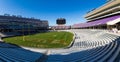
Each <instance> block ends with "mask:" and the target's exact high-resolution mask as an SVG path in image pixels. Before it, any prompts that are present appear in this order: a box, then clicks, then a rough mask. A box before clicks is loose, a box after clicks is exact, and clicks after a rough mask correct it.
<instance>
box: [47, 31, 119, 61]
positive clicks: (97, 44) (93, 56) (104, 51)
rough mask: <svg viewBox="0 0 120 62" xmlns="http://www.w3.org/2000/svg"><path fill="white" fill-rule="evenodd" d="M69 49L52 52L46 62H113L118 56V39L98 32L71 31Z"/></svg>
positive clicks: (115, 36)
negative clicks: (73, 38) (73, 37)
mask: <svg viewBox="0 0 120 62" xmlns="http://www.w3.org/2000/svg"><path fill="white" fill-rule="evenodd" d="M72 31H73V32H74V33H75V41H74V44H73V45H72V47H71V48H69V49H61V50H52V51H51V54H50V55H49V56H48V59H47V62H107V61H108V62H114V61H115V60H116V59H117V61H119V60H120V59H118V57H119V55H120V45H119V42H120V37H119V36H117V35H113V34H109V33H106V32H103V31H99V30H72Z"/></svg>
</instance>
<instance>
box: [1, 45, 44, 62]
mask: <svg viewBox="0 0 120 62" xmlns="http://www.w3.org/2000/svg"><path fill="white" fill-rule="evenodd" d="M42 55H43V54H41V53H37V52H32V51H29V50H25V49H23V48H21V47H18V46H15V45H11V44H7V43H0V62H35V61H37V60H39V59H40V58H41V57H42Z"/></svg>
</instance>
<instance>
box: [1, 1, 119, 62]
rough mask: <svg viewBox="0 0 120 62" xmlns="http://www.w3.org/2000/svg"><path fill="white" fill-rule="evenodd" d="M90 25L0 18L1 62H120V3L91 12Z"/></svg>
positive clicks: (7, 16)
mask: <svg viewBox="0 0 120 62" xmlns="http://www.w3.org/2000/svg"><path fill="white" fill-rule="evenodd" d="M84 18H85V19H86V20H87V22H84V23H77V24H73V25H65V24H66V19H65V18H58V19H57V20H56V24H57V26H49V22H48V20H41V19H37V18H33V17H31V18H27V17H22V16H20V15H19V16H16V15H9V14H4V15H0V62H120V0H109V1H108V2H107V3H105V4H104V5H102V6H100V7H98V8H96V9H94V10H92V11H90V12H88V13H87V14H85V16H84Z"/></svg>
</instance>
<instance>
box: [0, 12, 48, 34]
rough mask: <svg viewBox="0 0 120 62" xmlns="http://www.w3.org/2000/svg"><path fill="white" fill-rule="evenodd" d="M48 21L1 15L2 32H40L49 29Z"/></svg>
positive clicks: (0, 25)
mask: <svg viewBox="0 0 120 62" xmlns="http://www.w3.org/2000/svg"><path fill="white" fill-rule="evenodd" d="M48 26H49V25H48V21H47V20H40V19H34V18H25V17H21V16H15V15H13V16H10V15H7V14H5V15H0V31H1V32H23V31H39V30H46V29H48Z"/></svg>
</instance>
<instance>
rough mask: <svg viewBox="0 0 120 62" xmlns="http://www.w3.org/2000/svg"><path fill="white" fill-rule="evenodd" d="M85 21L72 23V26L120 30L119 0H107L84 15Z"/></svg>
mask: <svg viewBox="0 0 120 62" xmlns="http://www.w3.org/2000/svg"><path fill="white" fill-rule="evenodd" d="M85 18H86V19H87V20H88V21H87V22H86V23H78V24H74V25H73V28H92V29H110V30H111V29H113V28H117V29H118V30H120V0H109V1H108V2H107V3H106V4H104V5H102V6H100V7H99V8H96V9H94V10H92V11H90V12H88V13H87V14H86V15H85Z"/></svg>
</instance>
